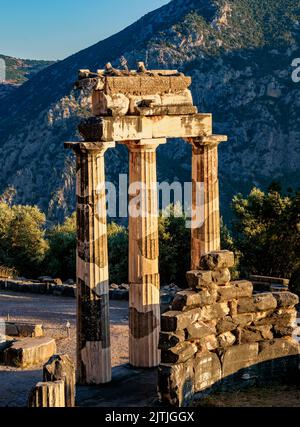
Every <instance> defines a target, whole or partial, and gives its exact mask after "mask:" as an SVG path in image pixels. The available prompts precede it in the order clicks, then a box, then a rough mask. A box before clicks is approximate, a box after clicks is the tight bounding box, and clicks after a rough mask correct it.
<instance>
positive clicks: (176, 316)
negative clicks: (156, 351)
mask: <svg viewBox="0 0 300 427" xmlns="http://www.w3.org/2000/svg"><path fill="white" fill-rule="evenodd" d="M200 315H201V309H199V308H196V309H194V310H190V311H184V312H181V311H167V312H166V313H164V314H163V315H162V316H161V330H162V331H163V332H176V331H179V330H183V329H186V328H187V327H188V326H189V325H190V324H191V323H194V322H197V320H198V319H199V317H200ZM208 320H211V319H208Z"/></svg>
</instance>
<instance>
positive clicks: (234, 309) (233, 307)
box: [228, 299, 238, 316]
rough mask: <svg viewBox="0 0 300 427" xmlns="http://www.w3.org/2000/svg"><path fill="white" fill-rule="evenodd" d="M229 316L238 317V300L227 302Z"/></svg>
mask: <svg viewBox="0 0 300 427" xmlns="http://www.w3.org/2000/svg"><path fill="white" fill-rule="evenodd" d="M228 307H229V313H230V316H237V315H238V300H236V299H234V300H232V301H229V302H228Z"/></svg>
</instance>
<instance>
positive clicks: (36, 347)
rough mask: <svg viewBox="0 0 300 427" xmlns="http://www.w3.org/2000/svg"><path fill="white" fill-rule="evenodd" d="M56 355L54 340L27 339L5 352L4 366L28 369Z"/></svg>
mask: <svg viewBox="0 0 300 427" xmlns="http://www.w3.org/2000/svg"><path fill="white" fill-rule="evenodd" d="M54 353H56V343H55V340H54V339H53V338H47V337H41V338H25V339H23V340H18V341H15V342H14V343H13V344H12V345H11V346H10V347H9V348H8V349H6V350H4V352H3V360H4V364H5V365H8V366H16V367H18V368H28V367H31V366H36V365H39V364H41V363H45V362H46V361H47V360H48V359H49V358H50V357H51V356H53V354H54Z"/></svg>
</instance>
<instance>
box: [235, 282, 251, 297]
mask: <svg viewBox="0 0 300 427" xmlns="http://www.w3.org/2000/svg"><path fill="white" fill-rule="evenodd" d="M231 284H232V285H233V286H234V287H235V289H236V299H239V298H244V297H245V298H246V297H249V298H250V297H252V294H253V285H252V283H251V282H249V281H248V280H236V281H234V282H231Z"/></svg>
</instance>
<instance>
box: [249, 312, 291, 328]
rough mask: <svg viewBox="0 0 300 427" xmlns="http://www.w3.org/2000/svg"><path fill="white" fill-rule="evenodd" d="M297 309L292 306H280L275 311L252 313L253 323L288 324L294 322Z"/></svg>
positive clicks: (257, 324) (256, 324)
mask: <svg viewBox="0 0 300 427" xmlns="http://www.w3.org/2000/svg"><path fill="white" fill-rule="evenodd" d="M296 319H297V311H296V310H295V309H294V308H281V309H279V310H276V311H273V310H271V311H268V312H261V313H256V314H255V315H254V325H255V326H262V325H278V326H290V325H293V324H294V323H295V322H296Z"/></svg>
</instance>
